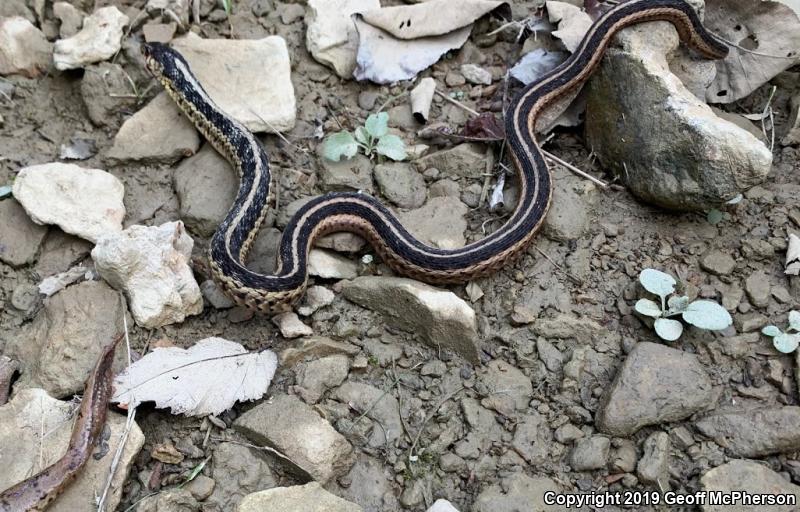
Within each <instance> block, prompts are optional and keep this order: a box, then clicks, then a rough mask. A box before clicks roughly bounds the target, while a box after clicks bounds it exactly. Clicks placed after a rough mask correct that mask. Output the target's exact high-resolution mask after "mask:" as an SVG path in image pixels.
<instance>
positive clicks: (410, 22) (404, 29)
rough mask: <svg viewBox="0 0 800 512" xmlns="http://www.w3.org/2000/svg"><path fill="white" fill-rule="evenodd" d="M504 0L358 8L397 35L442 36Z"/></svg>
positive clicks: (435, 0) (374, 23)
mask: <svg viewBox="0 0 800 512" xmlns="http://www.w3.org/2000/svg"><path fill="white" fill-rule="evenodd" d="M503 4H507V3H506V2H499V1H494V0H461V1H460V2H453V1H452V0H431V1H429V2H425V3H422V4H415V5H398V6H394V7H384V8H382V9H372V10H369V11H365V12H362V13H361V14H360V15H359V17H360V18H361V19H362V20H363V21H364V22H366V23H368V24H370V25H372V26H373V27H375V28H379V29H381V30H383V31H384V32H386V33H388V34H389V35H391V36H393V37H396V38H397V39H405V40H411V39H419V38H421V37H432V36H442V35H445V34H449V33H451V32H454V31H456V30H458V29H461V28H464V27H468V26H470V25H472V23H473V22H474V21H475V20H477V19H478V18H480V17H481V16H483V15H485V14H488V13H490V12H492V11H494V10H495V9H497V8H498V7H500V6H502V5H503Z"/></svg>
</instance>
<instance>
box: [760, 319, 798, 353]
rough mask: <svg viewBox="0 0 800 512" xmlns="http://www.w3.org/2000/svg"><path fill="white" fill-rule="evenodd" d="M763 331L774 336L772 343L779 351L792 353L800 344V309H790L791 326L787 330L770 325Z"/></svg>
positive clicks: (762, 331)
mask: <svg viewBox="0 0 800 512" xmlns="http://www.w3.org/2000/svg"><path fill="white" fill-rule="evenodd" d="M761 333H762V334H764V335H766V336H769V337H770V338H772V345H774V346H775V348H776V349H777V350H778V351H779V352H783V353H784V354H791V353H792V352H794V351H795V350H797V346H798V345H800V311H789V327H787V328H786V331H782V330H780V329H779V328H778V327H776V326H774V325H768V326H766V327H764V328H763V329H761Z"/></svg>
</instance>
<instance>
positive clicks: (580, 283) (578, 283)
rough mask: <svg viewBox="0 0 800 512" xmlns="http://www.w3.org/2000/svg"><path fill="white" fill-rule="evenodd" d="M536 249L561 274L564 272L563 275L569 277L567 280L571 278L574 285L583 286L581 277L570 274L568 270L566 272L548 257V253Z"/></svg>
mask: <svg viewBox="0 0 800 512" xmlns="http://www.w3.org/2000/svg"><path fill="white" fill-rule="evenodd" d="M535 249H536V251H537V252H538V253H539V254H541V255H542V256H544V259H546V260H547V261H549V262H550V263H551V264H552V265H553V266H554V267H556V268H557V269H558V270H559V271H560V272H562V273H563V274H564V275H565V276H567V278H569V280H570V281H572V282H573V283H575V284H577V285H579V286H583V279H581V278H579V277H576V276H573V275H572V274H570V273H569V272H567V271H566V270H564V269H563V268H562V267H561V265H559V264H558V263H556V262H555V261H553V259H552V258H551V257H550V256H548V255H547V253H546V252H544V251H543V250H541V249H539V248H538V247H536V248H535Z"/></svg>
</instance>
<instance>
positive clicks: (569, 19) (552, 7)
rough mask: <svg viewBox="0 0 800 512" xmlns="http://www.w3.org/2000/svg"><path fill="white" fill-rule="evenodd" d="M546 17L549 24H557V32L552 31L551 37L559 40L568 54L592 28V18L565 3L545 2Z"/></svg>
mask: <svg viewBox="0 0 800 512" xmlns="http://www.w3.org/2000/svg"><path fill="white" fill-rule="evenodd" d="M545 5H546V7H547V15H548V17H549V18H550V22H551V23H558V30H555V31H553V36H554V37H557V38H559V39H561V42H562V43H564V46H565V47H566V49H567V50H569V52H570V53H572V52H574V51H575V48H577V47H578V45H579V44H580V43H581V41H582V40H583V36H584V35H585V34H586V32H588V31H589V27H591V26H592V18H590V17H589V15H588V14H586V13H585V12H583V11H582V10H581V9H580V8H579V7H576V6H574V5H572V4H568V3H566V2H553V1H550V2H546V3H545Z"/></svg>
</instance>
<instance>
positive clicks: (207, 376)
mask: <svg viewBox="0 0 800 512" xmlns="http://www.w3.org/2000/svg"><path fill="white" fill-rule="evenodd" d="M277 366H278V358H277V357H276V356H275V353H274V352H271V351H268V350H265V351H262V352H248V351H247V350H246V349H245V348H244V347H243V346H241V345H240V344H238V343H234V342H232V341H228V340H225V339H222V338H206V339H204V340H200V341H198V342H197V343H196V344H195V345H194V346H193V347H191V348H189V349H182V348H178V347H168V348H156V349H154V350H153V351H152V352H150V353H149V354H147V355H146V356H144V357H143V358H141V359H140V360H138V361H136V362H135V363H133V364H132V365H131V366H130V367H129V368H128V369H126V370H125V371H124V372H123V373H121V374H120V375H118V376H117V377H116V378H115V379H114V396H112V397H111V401H112V402H115V403H120V404H127V406H128V407H135V406H137V405H138V404H140V403H142V402H155V403H156V407H159V408H170V409H171V410H172V412H173V413H174V414H186V415H187V416H205V415H208V414H219V413H221V412H223V411H225V410H227V409H229V408H231V406H233V404H234V403H236V402H237V401H243V400H256V399H257V398H261V396H262V395H263V394H264V393H266V391H267V388H268V387H269V384H270V382H271V381H272V377H273V375H275V369H276V368H277Z"/></svg>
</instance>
